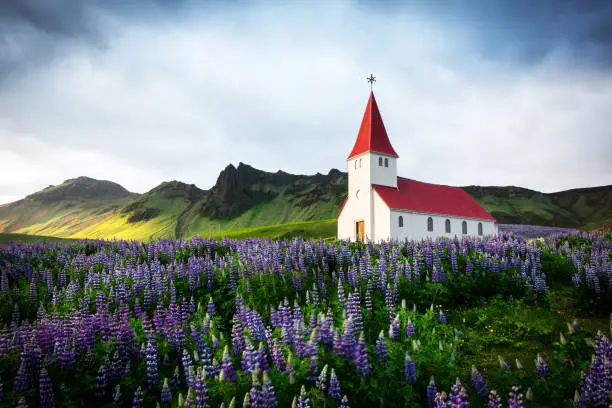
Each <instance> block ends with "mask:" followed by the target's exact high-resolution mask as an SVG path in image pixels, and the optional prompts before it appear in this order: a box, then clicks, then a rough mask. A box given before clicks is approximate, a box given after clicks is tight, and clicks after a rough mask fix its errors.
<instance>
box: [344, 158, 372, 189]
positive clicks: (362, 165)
mask: <svg viewBox="0 0 612 408" xmlns="http://www.w3.org/2000/svg"><path fill="white" fill-rule="evenodd" d="M368 156H369V154H368V153H365V154H360V155H359V156H356V157H354V158H352V159H351V160H349V161H348V162H347V167H348V176H349V177H348V184H349V185H348V190H349V191H348V193H349V197H350V196H351V195H354V194H355V192H356V191H357V190H362V192H363V190H364V189H366V188H370V185H371V178H370V170H371V160H370V159H369V157H368Z"/></svg>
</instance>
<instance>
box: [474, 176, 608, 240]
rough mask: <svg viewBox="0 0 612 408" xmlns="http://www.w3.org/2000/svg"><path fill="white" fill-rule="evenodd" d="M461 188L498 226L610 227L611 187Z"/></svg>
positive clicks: (591, 228) (587, 228) (593, 228)
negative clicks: (556, 189) (548, 189)
mask: <svg viewBox="0 0 612 408" xmlns="http://www.w3.org/2000/svg"><path fill="white" fill-rule="evenodd" d="M463 189H464V190H465V191H466V192H467V193H468V194H470V195H471V196H472V197H474V198H475V199H476V200H477V201H478V202H479V203H480V204H481V205H482V206H483V207H485V208H486V209H487V211H489V212H490V213H491V215H492V216H493V217H495V218H496V219H497V221H498V222H500V223H501V224H527V225H543V226H551V227H565V228H583V229H586V230H595V229H599V228H603V227H606V226H610V225H611V224H612V185H610V186H603V187H592V188H581V189H573V190H567V191H561V192H557V193H550V194H546V193H540V192H538V191H533V190H528V189H525V188H520V187H514V186H510V187H479V186H468V187H463Z"/></svg>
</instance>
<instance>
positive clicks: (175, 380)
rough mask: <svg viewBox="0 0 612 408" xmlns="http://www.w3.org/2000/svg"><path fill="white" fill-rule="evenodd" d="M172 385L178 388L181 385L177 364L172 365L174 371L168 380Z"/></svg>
mask: <svg viewBox="0 0 612 408" xmlns="http://www.w3.org/2000/svg"><path fill="white" fill-rule="evenodd" d="M170 383H171V384H172V386H173V387H175V388H179V387H180V386H181V376H180V374H179V367H178V365H177V366H176V367H174V373H173V374H172V380H171V381H170Z"/></svg>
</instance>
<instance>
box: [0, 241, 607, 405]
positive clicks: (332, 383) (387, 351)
mask: <svg viewBox="0 0 612 408" xmlns="http://www.w3.org/2000/svg"><path fill="white" fill-rule="evenodd" d="M0 271H1V272H0V406H2V407H20V408H23V407H44V408H51V407H113V406H116V407H177V406H179V407H198V408H200V407H220V406H222V407H226V408H227V407H238V406H243V407H253V408H255V407H292V406H293V407H302V408H304V407H329V408H335V407H342V408H348V407H353V408H355V407H468V406H472V407H523V406H524V407H571V406H577V407H607V406H609V404H611V403H612V398H611V396H610V391H611V390H612V369H611V368H612V367H611V363H610V361H612V343H611V337H610V318H611V315H610V312H611V311H612V235H611V234H604V233H586V232H579V231H576V232H572V233H564V234H558V233H556V234H551V235H549V236H547V237H546V238H542V239H535V240H526V239H524V238H521V237H519V236H513V235H512V234H507V235H506V234H503V235H500V236H496V237H486V238H483V239H468V238H463V239H457V238H456V239H451V240H449V239H439V240H436V241H431V240H429V241H421V242H386V243H380V244H374V243H350V242H327V243H326V242H324V241H316V240H310V241H307V240H302V239H297V238H296V239H292V240H264V239H245V240H229V239H221V240H215V239H201V238H198V237H194V238H193V239H191V240H184V241H175V240H159V241H156V242H149V243H139V242H135V241H79V242H75V243H69V244H62V243H30V244H25V243H22V244H19V243H16V244H8V245H4V246H1V247H0Z"/></svg>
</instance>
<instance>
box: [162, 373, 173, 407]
mask: <svg viewBox="0 0 612 408" xmlns="http://www.w3.org/2000/svg"><path fill="white" fill-rule="evenodd" d="M170 401H172V391H170V387H169V386H168V378H164V385H163V387H162V391H161V402H162V403H164V404H167V403H169V402H170Z"/></svg>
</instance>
